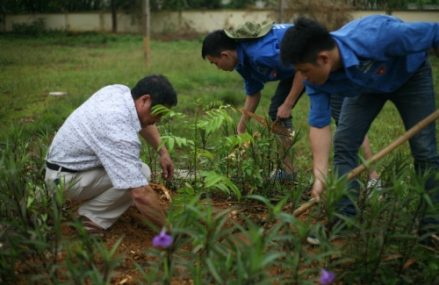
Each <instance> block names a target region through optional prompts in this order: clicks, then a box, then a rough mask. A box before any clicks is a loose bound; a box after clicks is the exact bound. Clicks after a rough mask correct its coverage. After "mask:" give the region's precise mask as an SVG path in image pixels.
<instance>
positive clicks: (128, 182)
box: [47, 85, 148, 189]
mask: <svg viewBox="0 0 439 285" xmlns="http://www.w3.org/2000/svg"><path fill="white" fill-rule="evenodd" d="M140 130H141V126H140V122H139V118H138V116H137V112H136V108H135V105H134V100H133V98H132V97H131V91H130V89H129V88H128V87H127V86H124V85H110V86H106V87H103V88H102V89H100V90H99V91H97V92H96V93H95V94H93V95H92V96H91V97H90V98H89V99H88V100H87V101H85V102H84V103H83V104H82V105H81V106H80V107H79V108H78V109H76V110H75V111H74V112H73V113H72V114H71V115H70V116H69V117H68V118H67V120H66V121H65V122H64V124H63V125H62V127H61V128H60V129H59V131H58V132H57V134H56V135H55V138H54V139H53V142H52V144H51V146H50V148H49V151H48V154H47V161H49V162H51V163H55V164H58V165H60V166H63V167H66V168H70V169H73V170H78V171H82V170H88V169H92V168H96V167H104V168H105V171H106V172H107V173H108V176H109V177H110V179H111V182H112V183H113V187H114V188H116V189H128V188H136V187H141V186H144V185H147V184H148V181H147V180H146V178H145V176H144V175H143V174H142V171H141V168H142V165H141V161H140V159H139V156H140V146H141V144H140V140H139V136H138V133H139V131H140Z"/></svg>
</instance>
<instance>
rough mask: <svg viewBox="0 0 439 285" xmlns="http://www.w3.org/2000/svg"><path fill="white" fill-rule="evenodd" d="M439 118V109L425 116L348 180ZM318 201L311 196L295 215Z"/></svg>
mask: <svg viewBox="0 0 439 285" xmlns="http://www.w3.org/2000/svg"><path fill="white" fill-rule="evenodd" d="M438 118H439V110H436V111H434V112H433V113H431V114H430V115H429V116H427V117H425V118H424V119H422V120H421V121H419V122H418V123H417V124H416V125H414V126H413V127H411V128H410V129H409V130H408V131H406V132H405V133H404V134H403V135H402V136H400V137H399V138H397V139H396V140H394V141H393V142H392V143H391V144H389V145H388V146H387V147H385V148H384V149H382V150H381V151H379V152H377V153H376V154H375V155H373V156H372V157H371V158H370V159H369V160H367V161H366V162H364V163H363V164H361V165H359V166H357V167H355V168H354V169H352V170H351V171H350V172H349V173H348V176H347V178H348V180H351V179H353V178H354V177H356V176H358V175H359V174H360V173H361V172H363V171H364V170H366V169H367V168H369V167H370V166H371V165H372V164H373V163H375V162H377V161H378V160H380V159H381V158H383V157H384V156H386V155H387V154H389V153H390V152H391V151H392V150H394V149H395V148H397V147H398V146H400V145H401V144H403V143H404V142H406V141H408V140H409V139H410V138H412V137H413V136H414V135H416V134H417V133H418V132H420V131H421V130H422V129H423V128H425V127H426V126H428V125H429V124H431V123H432V122H434V121H435V120H437V119H438ZM317 203H318V200H317V198H311V199H310V200H309V201H307V202H305V203H303V204H302V205H301V206H300V207H299V208H297V209H296V210H295V211H294V212H293V215H294V216H296V217H297V216H300V215H301V214H302V213H304V212H305V211H306V210H308V209H309V208H311V207H312V206H314V205H315V204H317Z"/></svg>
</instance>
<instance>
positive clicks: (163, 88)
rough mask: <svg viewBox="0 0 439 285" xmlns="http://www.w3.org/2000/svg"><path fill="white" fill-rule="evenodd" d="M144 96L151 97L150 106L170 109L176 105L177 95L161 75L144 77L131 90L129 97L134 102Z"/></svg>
mask: <svg viewBox="0 0 439 285" xmlns="http://www.w3.org/2000/svg"><path fill="white" fill-rule="evenodd" d="M146 94H148V95H150V96H151V99H152V106H155V105H158V104H160V105H164V106H166V107H172V106H175V105H177V93H176V92H175V90H174V87H172V85H171V83H170V82H169V80H168V79H167V78H166V77H165V76H163V75H155V74H154V75H149V76H146V77H145V78H143V79H141V80H140V81H139V82H137V84H136V86H134V87H133V89H131V96H132V97H133V99H134V100H137V99H138V98H139V97H141V96H143V95H146Z"/></svg>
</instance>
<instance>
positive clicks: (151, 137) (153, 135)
mask: <svg viewBox="0 0 439 285" xmlns="http://www.w3.org/2000/svg"><path fill="white" fill-rule="evenodd" d="M140 134H141V136H142V137H143V138H144V139H145V141H146V142H148V143H149V144H150V145H151V146H152V147H153V148H154V149H155V150H157V151H158V152H159V154H162V152H167V149H166V148H165V147H161V148H160V149H158V147H159V146H160V132H159V130H158V128H157V126H156V125H150V126H147V127H145V128H143V129H142V130H141V131H140Z"/></svg>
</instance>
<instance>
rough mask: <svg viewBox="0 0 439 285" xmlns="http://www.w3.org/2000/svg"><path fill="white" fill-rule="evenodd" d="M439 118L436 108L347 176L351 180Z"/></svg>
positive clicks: (438, 111)
mask: <svg viewBox="0 0 439 285" xmlns="http://www.w3.org/2000/svg"><path fill="white" fill-rule="evenodd" d="M438 118H439V110H436V111H434V112H433V113H431V114H430V115H429V116H427V117H425V118H424V119H422V120H421V121H419V122H418V123H417V124H416V125H414V126H413V127H411V128H410V129H409V130H408V131H406V132H405V133H404V134H403V135H402V136H400V137H399V138H397V139H396V140H394V141H393V142H392V143H391V144H389V145H388V146H387V147H385V148H383V149H382V150H381V151H379V152H377V153H376V154H375V155H373V156H372V157H371V158H370V159H369V160H367V161H366V162H364V163H363V164H361V165H359V166H357V167H355V168H354V169H352V170H351V172H349V174H348V176H347V178H348V180H351V179H352V178H354V177H356V176H358V175H359V174H360V173H361V172H363V171H364V170H365V169H367V168H369V167H370V166H371V165H372V164H374V163H375V162H377V161H378V160H380V159H381V158H383V157H384V156H386V155H387V154H388V153H390V152H391V151H392V150H394V149H395V148H397V147H398V146H400V145H401V144H403V143H405V142H406V141H408V140H409V139H411V138H412V137H413V136H414V135H416V134H417V133H418V132H420V131H421V130H422V129H423V128H425V127H426V126H428V125H429V124H431V123H432V122H434V121H435V120H437V119H438Z"/></svg>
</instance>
